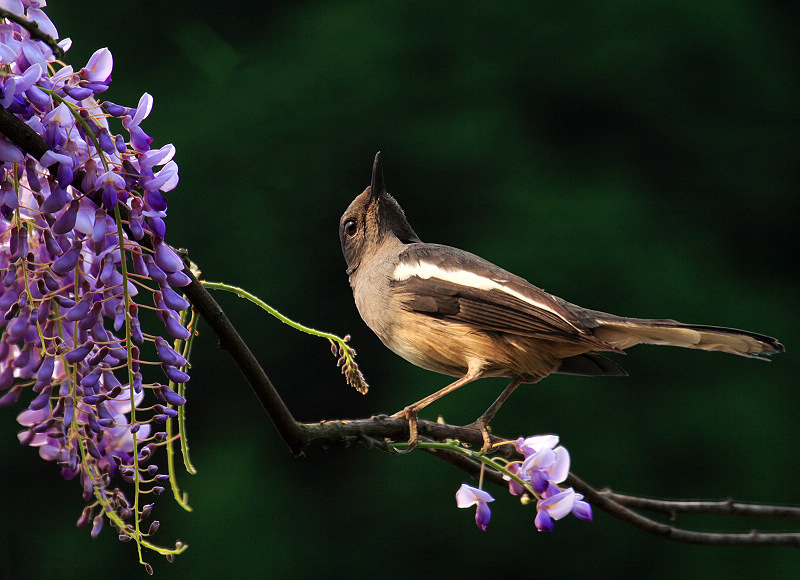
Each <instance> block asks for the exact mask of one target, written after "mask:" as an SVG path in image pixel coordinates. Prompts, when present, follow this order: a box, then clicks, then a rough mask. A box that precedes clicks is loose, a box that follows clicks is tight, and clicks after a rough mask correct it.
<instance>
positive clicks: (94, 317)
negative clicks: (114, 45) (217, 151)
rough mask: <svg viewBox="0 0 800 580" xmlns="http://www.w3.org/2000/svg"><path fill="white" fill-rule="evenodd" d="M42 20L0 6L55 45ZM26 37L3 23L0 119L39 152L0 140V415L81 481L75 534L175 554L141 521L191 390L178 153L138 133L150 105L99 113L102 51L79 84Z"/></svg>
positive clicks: (10, 0)
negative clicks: (25, 131)
mask: <svg viewBox="0 0 800 580" xmlns="http://www.w3.org/2000/svg"><path fill="white" fill-rule="evenodd" d="M44 7H45V2H44V1H43V0H40V1H30V0H3V1H2V3H0V8H3V9H4V10H5V11H7V12H10V13H12V14H13V15H15V16H18V17H23V18H26V19H27V20H29V21H31V22H35V23H37V24H38V29H39V30H40V31H42V32H44V33H45V34H46V35H48V36H50V37H52V38H53V39H58V32H57V30H56V28H55V26H54V25H53V23H52V22H51V21H50V20H49V19H48V18H47V16H46V15H45V13H44V12H43V11H42V8H44ZM30 29H31V27H30V26H23V25H20V24H19V23H17V22H16V18H15V19H13V20H12V19H7V20H0V106H2V108H3V109H5V111H7V112H8V113H11V114H13V115H14V116H15V117H16V118H17V119H19V120H21V121H22V122H24V123H25V125H27V128H29V129H30V130H32V132H33V133H35V134H36V135H37V136H38V137H36V138H37V139H41V140H43V143H44V144H45V146H46V151H45V152H44V153H43V154H41V155H38V156H36V157H35V156H34V155H32V154H31V153H30V151H29V150H23V149H21V148H20V146H18V145H17V144H15V143H13V142H12V141H11V140H9V139H8V138H7V136H6V135H3V134H0V331H2V336H1V337H0V406H4V407H7V406H10V405H12V404H15V403H17V402H18V401H20V400H23V401H26V403H25V404H26V405H27V408H25V410H23V411H22V412H21V413H20V414H19V417H18V421H19V423H20V424H21V425H22V426H23V427H24V428H25V429H24V430H23V431H22V432H20V434H19V439H20V441H21V442H22V443H23V444H27V445H30V446H32V447H36V448H38V450H39V454H40V456H41V457H42V458H43V459H45V460H48V461H53V462H55V463H56V464H57V465H58V466H59V467H60V468H61V473H62V475H63V476H64V477H65V478H67V479H71V478H74V477H77V478H79V480H80V482H81V485H82V487H83V497H84V499H85V500H86V502H87V506H86V508H85V509H84V512H83V514H82V516H81V517H80V519H79V521H78V523H79V525H85V524H89V523H91V525H92V528H91V529H92V535H96V534H97V533H99V532H100V529H101V527H102V525H103V522H104V521H105V520H108V521H109V522H110V523H111V525H113V526H114V527H115V528H116V530H117V532H118V533H119V536H120V539H121V540H125V541H127V540H133V541H135V542H136V543H137V545H138V547H139V554H140V560H141V551H142V550H141V549H142V547H143V546H144V547H148V548H151V549H154V550H157V551H158V552H160V553H163V554H166V555H168V557H171V555H172V554H175V553H179V552H180V551H182V550H183V549H184V548H185V546H183V545H181V544H180V543H178V545H177V546H176V548H169V549H168V548H161V547H158V546H155V545H153V544H151V543H150V541H149V539H148V538H149V536H150V535H152V534H153V533H154V532H155V531H156V529H157V528H158V521H157V520H152V521H150V522H149V523H147V521H148V520H149V518H150V516H151V513H152V509H153V502H152V499H149V498H152V497H153V496H155V495H159V494H160V493H162V492H163V491H164V489H165V488H164V486H165V484H166V483H167V482H168V481H169V480H170V475H169V473H162V472H161V469H160V468H159V466H158V465H157V464H156V463H155V461H154V460H153V457H154V455H155V454H156V452H157V451H158V450H159V449H160V448H162V447H165V446H169V445H171V444H172V441H173V440H174V439H175V438H176V437H175V435H174V434H173V433H172V430H173V425H172V423H171V421H172V420H173V418H175V417H176V416H178V415H179V414H181V415H182V412H181V410H182V405H183V404H184V403H185V398H184V385H185V384H186V382H187V381H188V379H189V375H188V374H187V373H186V368H187V360H186V356H187V352H188V351H187V347H188V339H190V336H191V334H192V333H191V332H190V330H189V328H191V323H190V322H189V321H188V318H187V316H186V314H187V312H188V311H187V309H188V307H189V303H188V302H187V301H186V299H185V298H184V297H183V296H182V295H181V293H180V292H179V291H178V290H176V288H177V289H180V288H181V287H183V286H186V285H187V284H188V283H189V282H190V278H189V276H187V274H185V273H184V272H183V268H184V264H183V261H182V260H181V258H180V257H179V256H178V255H177V254H176V253H175V252H174V251H173V250H172V249H171V248H170V247H169V246H168V245H167V244H166V243H165V242H164V238H165V234H166V225H165V218H166V214H167V197H166V195H165V192H168V191H170V190H172V189H173V188H174V187H175V186H176V185H177V183H178V167H177V165H176V164H175V162H174V161H173V160H172V158H173V156H174V154H175V148H174V147H173V146H172V145H165V146H163V147H161V148H158V149H154V148H152V147H151V145H152V141H153V139H152V138H151V137H150V136H148V135H147V134H146V133H145V132H144V130H143V129H142V126H141V125H142V122H143V121H144V120H145V118H146V117H147V116H148V114H149V113H150V110H151V108H152V105H153V99H152V97H151V96H150V95H148V94H146V93H145V94H144V95H143V96H142V97H141V99H140V100H139V102H138V104H137V106H136V107H133V108H128V107H124V106H120V105H116V104H114V103H111V102H109V101H105V102H100V101H99V100H98V95H100V94H101V93H104V92H105V91H106V90H107V89H108V88H109V83H110V82H111V71H112V67H113V59H112V56H111V53H110V52H109V51H108V49H105V48H103V49H100V50H98V51H96V52H95V53H94V55H92V57H91V58H90V59H89V62H88V63H87V65H86V66H85V67H83V68H81V69H80V70H78V71H75V70H73V68H72V67H71V66H67V65H64V64H63V63H61V62H60V61H58V60H57V58H56V56H55V55H54V54H53V48H52V47H51V46H48V44H47V43H46V42H43V41H41V40H38V39H34V38H32V37H31V34H30V32H29V30H30ZM70 44H71V42H70V40H69V39H65V40H62V41H60V42H59V43H58V47H60V48H61V50H62V51H66V50H68V49H69V47H70ZM112 124H116V125H118V126H121V129H122V130H123V132H122V133H115V132H114V130H112ZM37 157H38V158H37ZM150 327H152V329H151V328H150ZM187 327H188V328H187ZM159 366H160V370H159V369H158V367H159ZM143 563H144V562H143ZM147 566H148V569H149V565H147Z"/></svg>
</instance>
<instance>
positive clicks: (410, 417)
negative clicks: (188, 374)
mask: <svg viewBox="0 0 800 580" xmlns="http://www.w3.org/2000/svg"><path fill="white" fill-rule="evenodd" d="M479 376H480V375H479V374H471V373H469V374H467V375H465V376H463V377H461V378H460V379H458V380H457V381H453V382H452V383H450V384H449V385H447V386H446V387H445V388H443V389H441V390H438V391H436V392H435V393H433V394H432V395H428V396H427V397H425V398H424V399H420V400H419V401H417V402H416V403H414V404H413V405H409V406H408V407H406V408H405V409H403V410H402V411H398V412H397V413H395V414H394V415H392V417H402V418H403V419H405V420H406V421H408V447H407V448H406V450H405V451H403V452H402V453H408V452H410V451H411V450H412V449H414V448H415V447H416V446H417V443H419V431H418V429H417V413H419V412H420V411H421V410H422V409H424V408H425V407H427V406H428V405H430V404H431V403H433V402H434V401H436V400H437V399H440V398H442V397H444V396H445V395H446V394H448V393H452V392H453V391H455V390H456V389H457V388H459V387H463V386H464V385H466V384H467V383H469V382H471V381H474V380H475V379H477V378H478V377H479ZM498 407H499V405H498ZM493 414H494V413H493Z"/></svg>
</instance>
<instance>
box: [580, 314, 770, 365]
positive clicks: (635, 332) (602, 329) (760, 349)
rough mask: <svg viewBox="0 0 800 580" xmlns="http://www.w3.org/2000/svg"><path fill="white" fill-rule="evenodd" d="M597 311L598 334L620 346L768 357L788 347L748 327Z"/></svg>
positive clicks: (596, 330)
mask: <svg viewBox="0 0 800 580" xmlns="http://www.w3.org/2000/svg"><path fill="white" fill-rule="evenodd" d="M593 314H596V320H597V322H598V326H597V327H596V328H595V329H594V332H593V333H594V336H595V337H597V338H599V339H600V340H602V341H604V342H607V343H608V344H610V345H612V346H614V347H616V348H620V349H625V348H628V347H631V346H633V345H635V344H640V343H645V344H666V345H672V346H681V347H683V348H697V349H701V350H717V351H721V352H728V353H731V354H738V355H739V356H747V357H751V358H764V355H771V354H775V353H778V352H783V351H784V350H785V349H784V347H783V345H782V344H781V343H780V342H778V341H777V340H775V339H774V338H771V337H769V336H764V335H763V334H756V333H755V332H748V331H746V330H737V329H735V328H724V327H721V326H703V325H698V324H683V323H682V322H676V321H675V320H646V319H641V318H624V317H621V316H614V315H611V314H605V313H601V312H597V313H593Z"/></svg>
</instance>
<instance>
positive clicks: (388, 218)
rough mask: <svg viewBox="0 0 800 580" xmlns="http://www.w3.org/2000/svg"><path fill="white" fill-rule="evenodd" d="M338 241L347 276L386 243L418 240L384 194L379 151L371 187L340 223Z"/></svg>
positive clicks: (355, 202) (401, 212)
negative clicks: (345, 264) (340, 244)
mask: <svg viewBox="0 0 800 580" xmlns="http://www.w3.org/2000/svg"><path fill="white" fill-rule="evenodd" d="M339 241H341V243H342V253H343V254H344V259H345V261H346V262H347V273H348V274H352V273H353V272H354V271H355V270H356V268H358V266H359V265H360V264H361V262H362V261H363V260H364V258H365V257H366V256H370V255H372V254H373V253H376V252H378V251H380V249H381V247H382V246H383V245H384V244H385V243H387V242H396V241H400V242H401V243H403V244H410V243H413V242H419V241H420V239H419V237H418V236H417V234H416V233H414V230H413V229H411V226H410V225H408V221H407V220H406V216H405V214H404V213H403V209H402V208H401V207H400V204H399V203H397V201H396V200H395V199H394V198H393V197H392V196H391V195H389V193H387V191H386V186H385V185H384V184H383V167H382V166H381V154H380V151H379V152H378V153H377V154H376V155H375V163H374V164H373V166H372V181H371V183H370V186H369V187H368V188H367V189H365V190H364V191H363V192H362V193H361V194H360V195H359V196H358V197H356V198H355V199H354V200H353V202H352V203H351V204H350V206H349V207H348V208H347V210H346V211H345V212H344V214H343V215H342V217H341V219H340V220H339Z"/></svg>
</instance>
